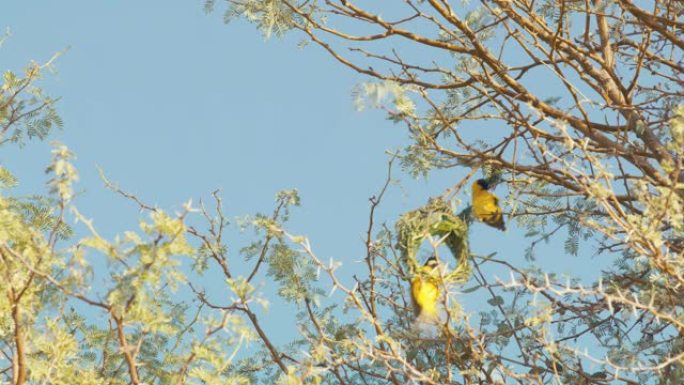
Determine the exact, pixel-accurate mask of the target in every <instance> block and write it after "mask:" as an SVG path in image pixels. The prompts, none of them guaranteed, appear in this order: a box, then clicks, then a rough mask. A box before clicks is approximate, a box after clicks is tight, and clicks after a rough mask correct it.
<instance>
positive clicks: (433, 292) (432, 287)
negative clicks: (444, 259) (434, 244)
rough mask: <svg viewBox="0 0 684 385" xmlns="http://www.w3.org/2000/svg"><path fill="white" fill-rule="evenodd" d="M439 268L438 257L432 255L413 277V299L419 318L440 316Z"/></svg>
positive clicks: (431, 318)
mask: <svg viewBox="0 0 684 385" xmlns="http://www.w3.org/2000/svg"><path fill="white" fill-rule="evenodd" d="M437 268H438V263H437V259H436V258H435V257H434V256H432V257H430V258H429V259H428V260H427V262H425V265H423V266H422V267H421V268H420V270H419V271H417V272H416V274H415V275H414V277H413V278H412V279H411V299H412V300H413V301H412V302H413V309H414V312H415V314H416V316H417V317H418V319H421V320H435V319H437V318H438V315H437V301H438V300H439V296H440V294H441V293H440V291H439V286H438V278H439V272H438V271H437Z"/></svg>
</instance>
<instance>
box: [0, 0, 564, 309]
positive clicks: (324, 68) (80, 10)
mask: <svg viewBox="0 0 684 385" xmlns="http://www.w3.org/2000/svg"><path fill="white" fill-rule="evenodd" d="M169 4H170V3H169V2H165V1H158V0H155V1H144V2H139V1H135V2H134V1H117V2H105V1H65V2H59V3H57V2H41V3H40V6H38V5H36V3H35V2H20V1H14V2H6V3H5V4H4V5H3V6H2V10H1V12H0V27H2V28H4V27H9V28H10V29H11V32H12V37H11V38H10V39H9V40H8V41H7V42H6V43H5V45H4V46H3V47H2V49H0V63H1V64H2V69H3V70H4V69H14V70H19V69H20V68H22V67H23V66H24V65H25V64H26V63H27V62H28V61H29V60H31V59H34V60H36V61H39V62H43V61H46V60H47V59H49V58H50V57H51V56H52V55H53V54H54V53H55V52H57V51H60V50H62V49H64V48H66V47H70V50H69V51H68V52H67V53H66V54H64V55H63V56H62V57H61V58H60V59H59V61H58V62H57V66H56V67H57V69H58V72H57V73H56V74H54V75H50V76H47V77H46V78H45V79H44V81H42V85H43V87H44V88H45V89H46V90H47V91H48V93H49V94H51V95H53V96H59V97H61V98H62V99H61V100H60V102H59V104H58V111H59V112H60V115H61V116H62V118H63V120H64V123H65V127H64V130H63V131H60V132H54V133H53V135H52V136H51V139H53V140H59V141H61V142H63V143H65V144H66V145H68V146H69V147H70V148H71V149H72V150H73V151H74V152H75V153H76V154H77V157H78V159H77V161H76V166H77V168H78V170H79V172H80V174H81V182H80V183H79V185H78V187H79V188H80V189H82V191H83V194H82V195H80V196H79V197H78V198H77V200H76V204H77V206H78V207H79V210H80V211H81V212H82V213H83V214H84V215H85V216H86V217H90V218H94V219H95V225H96V227H97V228H98V229H99V230H100V232H101V233H102V234H103V235H105V236H109V237H111V236H113V235H115V234H117V233H120V232H122V231H123V230H126V229H131V228H135V227H136V226H137V222H138V219H139V217H140V216H139V213H138V210H137V209H136V207H135V206H134V205H132V204H131V203H130V202H128V201H125V200H124V199H122V198H120V197H118V196H116V195H115V194H113V193H111V192H110V191H108V190H107V189H105V187H104V186H103V184H102V182H101V181H100V179H99V177H98V174H97V168H96V167H97V166H100V167H102V169H103V170H104V171H105V173H106V175H107V176H108V177H109V178H110V179H111V180H112V181H114V182H116V183H118V184H119V185H120V186H121V187H122V188H123V189H125V190H127V191H130V192H133V193H136V194H138V195H139V197H140V198H141V199H142V200H144V201H146V202H148V203H151V204H155V205H157V206H159V207H161V208H163V209H168V210H177V209H180V207H181V204H182V203H183V202H186V201H188V199H193V201H195V202H197V200H198V199H199V198H201V197H203V198H205V199H207V198H208V197H209V196H210V193H211V192H212V191H213V190H215V189H217V188H219V189H221V190H222V195H223V197H224V203H225V207H224V209H225V211H226V213H227V215H228V216H229V217H237V216H243V215H246V214H253V213H255V212H270V211H271V210H272V207H273V201H274V196H275V194H276V192H277V191H279V190H282V189H289V188H295V187H296V188H297V189H298V190H299V191H300V194H301V197H302V203H303V206H302V207H301V208H299V209H295V210H294V211H293V215H292V222H291V225H290V229H291V230H292V232H294V233H300V234H306V235H308V236H309V238H310V239H311V242H312V245H313V247H314V248H315V250H316V252H317V254H318V255H319V256H320V257H322V258H324V259H328V258H329V257H333V258H334V259H337V260H340V261H342V262H343V263H344V264H345V266H348V267H351V270H347V271H348V272H349V271H354V270H355V269H357V267H355V266H359V267H358V268H360V267H361V265H359V264H357V263H356V262H355V261H358V260H360V259H361V258H362V257H363V255H364V254H363V252H364V246H363V240H362V236H363V233H364V232H365V229H366V226H367V219H368V208H369V203H368V198H369V197H370V196H372V195H373V194H375V193H376V192H377V191H378V189H379V188H380V187H381V186H382V184H383V182H384V178H385V175H386V167H387V166H386V161H387V159H388V157H387V155H386V154H385V152H386V151H387V150H393V149H397V148H399V147H401V146H402V145H404V144H406V133H405V132H406V131H405V128H404V127H403V126H400V125H395V124H393V123H391V122H389V121H388V120H386V119H385V118H384V116H383V114H382V113H380V112H378V111H372V110H366V111H364V112H357V111H356V110H355V108H354V105H353V103H352V96H351V91H352V88H353V86H354V85H355V84H357V83H359V82H360V81H362V80H364V78H362V77H361V76H358V75H356V74H355V73H353V72H351V71H350V70H348V69H346V68H343V67H341V66H340V65H339V64H338V63H336V62H334V61H333V60H332V59H331V58H330V57H329V56H327V54H326V53H325V52H323V51H322V50H321V49H319V48H318V47H315V46H309V47H307V48H304V49H299V48H297V47H296V45H297V42H298V39H299V37H295V36H292V37H287V38H285V39H282V40H280V39H272V40H269V41H264V39H263V38H262V36H261V35H260V34H259V33H258V32H257V31H256V30H255V29H254V27H253V26H252V25H249V24H246V23H244V22H235V23H232V24H229V25H224V24H223V23H222V21H221V15H220V12H217V13H215V14H211V15H206V14H204V12H203V9H202V3H201V2H200V1H185V2H174V3H173V6H170V5H169ZM48 161H49V144H48V143H40V142H30V143H28V144H27V145H26V146H25V147H23V148H14V147H5V148H3V150H2V152H0V162H1V163H2V164H3V165H5V166H7V167H8V168H9V169H10V170H12V171H13V172H14V173H15V174H16V175H18V176H19V178H20V181H21V187H20V189H19V190H18V192H20V193H35V192H40V191H44V182H45V180H46V178H45V175H44V173H43V170H44V169H45V166H46V165H47V163H48ZM461 175H463V171H462V170H453V169H452V170H447V171H440V172H436V173H434V174H432V175H431V177H430V178H429V179H427V180H424V179H419V180H414V179H412V178H410V177H409V176H408V175H402V174H401V173H398V172H397V173H395V178H397V179H399V180H400V181H401V188H396V187H395V188H392V189H391V190H390V191H389V193H388V195H387V199H386V200H385V201H384V203H383V205H382V206H381V208H380V210H379V212H378V215H379V218H380V219H381V220H389V221H393V220H394V219H396V218H397V216H398V215H400V214H401V213H402V212H405V211H408V210H411V209H414V208H415V207H417V206H420V205H422V204H423V203H425V202H426V200H427V199H428V197H430V196H434V195H438V194H441V193H442V192H443V191H444V190H445V189H446V188H448V187H450V186H451V185H453V184H454V183H455V182H456V181H457V180H458V177H459V176H461ZM498 193H500V194H503V193H505V190H504V191H498ZM390 226H393V222H390ZM475 226H476V227H474V228H473V231H472V238H471V244H472V248H473V249H474V251H475V252H477V253H478V254H489V253H491V252H493V251H499V253H500V256H502V257H506V258H510V259H516V260H520V259H521V256H522V254H523V251H524V248H525V239H523V238H522V237H521V231H518V230H517V229H515V226H514V225H511V226H509V227H511V229H510V230H509V231H507V232H506V233H500V232H497V231H496V230H493V229H490V228H487V227H485V226H483V225H479V224H478V225H475ZM248 240H249V238H248V235H245V237H244V238H242V239H237V238H236V239H235V240H234V242H236V244H238V245H239V244H244V243H245V242H247V241H248ZM494 240H495V241H494ZM561 241H562V240H561ZM231 247H232V245H231ZM555 248H557V250H558V251H554V252H553V253H554V254H555V256H557V257H559V258H558V260H555V261H553V263H554V266H555V267H556V268H557V269H559V270H561V271H562V270H563V269H565V268H567V267H569V266H571V265H572V264H573V261H572V258H569V257H565V258H563V260H562V261H560V257H561V255H562V251H561V250H562V246H559V245H556V246H554V247H552V248H550V249H549V250H554V249H555ZM232 249H233V250H237V247H235V248H232ZM502 253H503V254H502ZM504 254H505V255H504ZM506 278H507V277H506ZM474 298H476V297H474Z"/></svg>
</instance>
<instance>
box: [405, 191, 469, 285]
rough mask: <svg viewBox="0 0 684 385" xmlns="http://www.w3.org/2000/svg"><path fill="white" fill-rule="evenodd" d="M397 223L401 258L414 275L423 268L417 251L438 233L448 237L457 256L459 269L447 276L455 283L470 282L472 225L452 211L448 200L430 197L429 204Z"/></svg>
mask: <svg viewBox="0 0 684 385" xmlns="http://www.w3.org/2000/svg"><path fill="white" fill-rule="evenodd" d="M396 226H397V234H398V237H399V241H398V242H399V243H398V247H399V250H401V257H402V259H403V260H404V261H406V263H407V264H408V266H409V269H410V270H411V274H414V273H415V272H416V271H418V270H419V267H420V264H419V263H418V261H417V260H416V254H417V252H418V248H419V247H420V245H421V243H423V241H424V240H425V239H426V238H428V237H429V236H435V237H438V238H444V243H445V244H446V245H447V247H448V248H449V250H450V251H451V254H453V256H454V258H455V259H456V268H455V269H454V271H452V272H450V273H449V274H448V275H447V277H445V278H446V279H447V280H448V281H449V282H455V283H465V282H467V281H468V279H469V278H470V273H471V266H470V252H469V250H468V225H467V224H466V223H465V222H464V221H463V220H462V219H461V218H459V217H458V216H456V215H454V214H453V213H452V210H451V207H450V206H449V204H448V203H447V202H445V201H444V200H442V199H440V198H435V199H430V201H429V202H428V203H427V204H426V205H425V206H423V207H420V208H418V209H416V210H413V211H409V212H408V213H406V214H404V215H402V216H401V218H399V221H398V222H397V225H396Z"/></svg>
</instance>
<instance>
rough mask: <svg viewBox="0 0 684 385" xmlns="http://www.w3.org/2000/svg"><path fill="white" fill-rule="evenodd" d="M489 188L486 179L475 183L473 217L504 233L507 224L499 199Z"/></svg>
mask: <svg viewBox="0 0 684 385" xmlns="http://www.w3.org/2000/svg"><path fill="white" fill-rule="evenodd" d="M489 188H490V186H489V184H488V183H487V182H486V181H485V180H484V179H479V180H477V181H476V182H475V183H473V196H472V199H473V202H472V205H473V215H475V218H477V219H478V220H480V221H482V222H484V223H486V224H488V225H489V226H492V227H494V228H496V229H499V230H501V231H504V230H506V224H505V223H504V219H503V212H502V211H501V207H499V198H497V197H496V195H494V194H492V193H490V192H489V191H487V190H489Z"/></svg>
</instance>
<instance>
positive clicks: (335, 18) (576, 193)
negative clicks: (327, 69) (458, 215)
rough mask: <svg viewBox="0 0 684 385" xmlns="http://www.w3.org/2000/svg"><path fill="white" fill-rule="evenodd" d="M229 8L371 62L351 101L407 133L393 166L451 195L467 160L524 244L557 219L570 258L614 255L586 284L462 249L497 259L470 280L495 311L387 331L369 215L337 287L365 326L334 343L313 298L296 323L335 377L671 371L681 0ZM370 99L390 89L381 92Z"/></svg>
mask: <svg viewBox="0 0 684 385" xmlns="http://www.w3.org/2000/svg"><path fill="white" fill-rule="evenodd" d="M205 5H206V7H207V10H208V11H212V10H213V9H214V7H215V6H216V4H215V1H213V0H209V1H206V3H205ZM225 7H226V8H225V9H224V11H225V20H226V21H230V20H232V19H233V18H238V17H244V18H245V19H247V20H249V21H251V22H253V23H255V24H256V25H257V27H258V29H259V30H261V31H262V33H263V34H264V35H265V36H266V37H269V36H270V35H272V34H276V35H284V34H286V33H290V32H292V33H299V34H300V35H301V36H302V37H303V39H304V43H313V44H314V45H318V46H320V47H321V48H322V49H323V50H325V51H326V52H327V53H329V54H330V56H331V57H332V58H333V59H334V60H336V61H337V62H338V63H340V64H342V65H343V66H344V67H348V68H350V69H351V70H353V71H356V72H358V73H361V74H364V75H367V76H368V77H369V81H368V82H367V83H365V84H364V85H362V86H361V87H360V90H359V91H358V93H359V96H360V97H364V96H368V97H370V98H371V100H373V101H375V102H376V103H375V104H376V105H377V106H380V107H382V108H384V109H385V110H386V111H387V112H388V114H389V116H390V118H392V119H393V120H395V121H396V122H398V123H401V124H403V125H404V126H405V127H406V129H407V132H408V134H409V135H410V138H411V141H412V144H411V145H410V146H408V147H407V148H406V149H405V151H404V152H403V153H402V154H401V155H400V158H401V161H402V163H403V165H404V166H405V168H406V169H408V170H409V171H410V172H412V173H414V174H424V175H425V174H427V173H428V172H429V171H430V170H431V169H433V168H448V167H465V168H470V169H471V170H472V171H471V172H470V173H468V175H467V176H466V177H465V178H464V179H463V180H459V181H457V183H456V184H455V186H454V188H453V189H452V190H450V191H448V192H446V193H445V196H446V197H452V196H454V195H455V194H456V193H458V192H459V191H460V190H461V188H462V187H463V186H465V185H467V184H466V182H467V180H468V179H469V178H470V177H471V176H472V175H473V173H474V171H475V170H477V169H478V168H484V169H486V170H492V169H493V170H496V171H497V172H498V173H501V177H502V178H503V183H504V185H505V186H506V187H507V188H508V196H507V199H506V202H505V203H506V204H505V206H506V209H507V210H506V211H507V213H508V215H509V218H512V219H514V220H515V223H516V225H517V226H518V227H522V228H524V229H526V231H527V236H529V237H530V243H529V246H528V247H527V256H528V258H529V259H533V258H534V248H535V245H537V243H538V242H539V241H540V240H548V239H549V238H551V237H557V236H560V235H562V234H563V233H565V234H566V235H567V239H566V240H565V246H566V247H565V249H566V250H565V251H566V253H567V254H569V255H577V254H578V253H579V250H578V246H579V244H580V243H582V245H583V247H584V250H585V252H584V254H585V256H587V255H589V256H591V255H594V256H595V255H599V256H600V258H602V259H604V260H607V261H609V262H611V263H612V267H610V268H608V269H606V270H605V271H602V272H601V274H600V275H598V277H596V278H595V279H592V280H591V281H588V282H587V281H582V280H579V279H577V280H567V281H566V279H560V278H559V277H557V276H554V275H549V274H546V273H545V272H544V271H542V270H540V269H538V268H536V267H535V266H536V265H535V263H534V262H530V263H529V264H527V265H524V266H515V265H513V264H511V263H510V262H508V261H507V260H506V258H505V255H502V256H501V258H500V259H494V258H480V257H477V256H476V255H474V254H475V253H474V252H473V253H471V257H472V258H473V262H474V263H475V265H476V268H477V272H479V270H480V268H485V266H486V265H492V264H498V265H501V267H503V268H504V269H506V270H508V271H509V272H510V273H511V277H512V278H511V280H510V281H507V282H497V283H493V282H488V281H486V280H485V276H484V275H482V274H477V273H476V274H475V276H474V277H473V278H472V279H473V280H475V281H477V283H478V285H479V287H480V289H481V290H484V291H485V292H488V293H489V294H490V295H491V296H492V304H493V305H495V308H496V309H497V310H498V312H496V313H493V314H486V313H482V314H480V315H479V316H477V315H474V314H470V315H469V314H458V312H455V313H453V314H451V315H452V317H451V318H450V319H449V320H448V321H445V322H446V324H448V326H449V327H451V328H453V329H450V330H453V331H450V332H445V333H446V336H444V337H443V338H441V339H439V338H438V339H437V340H436V341H433V343H428V342H425V341H422V342H420V343H419V342H417V341H416V340H411V339H410V338H408V339H407V338H405V337H402V335H405V334H410V333H405V334H402V333H401V332H399V330H402V329H401V327H399V326H397V325H402V322H401V321H402V320H403V318H404V317H405V316H403V315H402V314H403V313H404V305H403V303H402V302H397V301H396V298H402V296H401V294H402V293H403V291H402V289H401V283H402V279H401V278H396V277H402V276H404V274H405V269H404V267H406V263H408V262H410V261H408V262H407V261H405V260H401V257H396V255H397V253H396V247H394V246H393V242H394V238H393V237H395V234H391V233H381V235H380V237H379V238H377V239H374V238H372V237H371V230H372V226H371V227H369V237H368V242H367V247H368V255H367V262H368V277H367V278H366V279H365V280H362V281H360V282H359V285H358V287H357V289H356V290H348V291H346V293H347V294H348V295H349V297H350V302H351V304H352V305H351V306H352V307H356V308H357V311H359V312H360V314H361V315H362V316H363V319H364V320H365V321H366V322H367V324H368V325H369V330H365V331H366V333H365V336H364V337H359V336H358V335H356V336H355V337H354V338H350V341H355V342H350V341H349V340H346V339H344V340H342V341H340V339H339V338H336V337H334V335H333V334H330V331H329V329H331V328H333V327H332V326H330V324H329V323H325V322H321V321H320V320H319V316H318V315H316V313H314V312H312V311H311V310H310V309H309V315H310V320H309V321H308V322H309V323H310V329H307V330H309V331H308V332H307V333H306V334H305V335H306V338H307V340H308V341H309V343H310V344H311V345H312V346H314V347H316V348H317V349H319V350H315V351H320V350H323V351H325V352H326V353H325V354H322V355H321V356H320V357H319V360H323V361H324V362H325V363H326V365H327V366H326V368H327V370H328V371H329V372H330V374H329V375H328V376H327V378H328V381H329V382H330V383H394V384H403V383H407V382H410V381H416V382H420V383H429V384H442V383H494V382H496V381H497V379H498V380H501V381H504V382H506V383H521V384H522V383H539V384H542V383H559V384H560V383H566V384H567V383H569V384H603V383H609V382H615V383H628V384H637V383H638V384H643V383H658V384H678V383H681V382H682V380H683V379H684V372H683V370H682V367H681V364H682V362H684V361H682V360H683V359H684V341H683V340H682V338H681V337H680V336H681V334H682V331H684V329H683V328H684V323H682V320H683V319H684V318H683V316H684V314H683V313H682V311H683V308H682V306H683V303H682V301H681V298H682V296H681V293H680V291H681V285H682V283H683V281H682V279H683V277H684V276H683V275H682V273H683V270H682V268H683V264H684V249H683V246H684V238H683V236H682V234H683V230H684V222H683V220H684V216H683V211H682V207H683V205H682V204H683V199H684V172H683V169H682V162H683V161H684V160H683V154H684V133H683V132H682V130H683V128H682V127H683V126H682V123H683V121H682V117H681V114H682V112H683V110H682V106H681V105H682V96H683V95H684V94H683V89H682V84H683V78H682V76H683V70H684V50H683V49H684V35H683V33H682V28H683V27H684V24H683V23H682V22H681V18H682V14H683V13H684V5H682V3H681V2H678V1H668V0H655V1H648V2H633V1H630V0H585V1H581V0H550V1H536V0H486V1H484V0H483V1H473V2H466V1H464V2H458V1H451V2H450V1H447V0H424V1H419V0H405V1H402V2H395V3H393V4H391V6H390V5H388V4H385V3H379V2H366V1H358V2H352V1H346V0H339V1H334V0H326V1H308V0H307V1H290V0H268V1H258V0H228V1H226V2H225ZM383 95H391V96H393V99H392V100H391V101H390V102H388V103H385V104H383V103H377V102H378V101H379V100H382V96H383ZM376 204H377V201H373V207H375V205H376ZM371 218H372V216H371ZM372 223H373V222H372V220H371V224H372ZM401 246H402V245H401V244H400V245H399V248H401ZM305 250H306V251H307V252H308V253H310V254H311V255H313V254H312V253H313V252H312V251H310V250H308V249H307V248H305ZM557 258H560V256H557ZM328 271H329V272H330V274H331V275H333V272H332V271H331V270H328ZM504 276H505V275H504ZM393 280H395V281H393ZM389 282H394V284H392V283H389ZM306 304H307V306H308V302H306ZM530 305H533V306H530ZM388 314H393V315H394V316H388ZM323 317H327V313H325V315H324V316H323ZM403 325H405V323H404V324H403ZM445 326H447V325H445ZM353 330H354V331H353V332H352V333H359V331H358V329H353ZM578 341H579V342H580V344H578ZM349 345H351V346H349ZM579 346H584V347H588V348H589V349H588V350H585V349H584V348H582V349H580V348H578V347H579ZM455 352H460V354H455ZM312 356H313V355H312ZM302 373H308V372H306V371H304V370H302ZM495 374H496V375H495Z"/></svg>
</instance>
